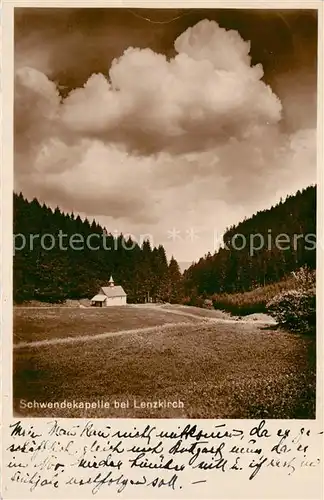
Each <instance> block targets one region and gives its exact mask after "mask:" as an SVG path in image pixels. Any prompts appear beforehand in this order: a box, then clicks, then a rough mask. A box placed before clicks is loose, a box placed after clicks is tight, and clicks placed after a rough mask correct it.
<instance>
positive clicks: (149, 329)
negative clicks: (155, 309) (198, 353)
mask: <svg viewBox="0 0 324 500" xmlns="http://www.w3.org/2000/svg"><path fill="white" fill-rule="evenodd" d="M205 323H206V322H205V321H201V322H198V323H195V324H196V325H199V324H205ZM193 324H194V323H190V322H188V321H184V322H180V323H165V324H164V325H158V326H148V327H144V328H134V329H133V330H119V331H116V332H104V333H98V334H96V335H77V336H74V337H62V338H53V339H48V340H36V341H35V342H18V344H14V345H13V348H14V349H23V348H25V347H43V346H48V345H57V344H74V343H76V342H89V341H91V340H101V339H107V338H109V337H117V336H119V335H130V334H132V333H133V334H134V333H135V334H136V333H154V332H156V331H157V330H160V331H161V330H162V331H164V330H173V329H175V328H177V327H179V326H189V325H193Z"/></svg>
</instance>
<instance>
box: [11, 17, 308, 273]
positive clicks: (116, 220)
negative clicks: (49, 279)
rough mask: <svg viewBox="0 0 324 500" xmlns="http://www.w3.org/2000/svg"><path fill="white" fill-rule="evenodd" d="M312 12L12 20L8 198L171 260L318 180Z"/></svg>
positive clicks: (209, 247) (210, 243)
mask: <svg viewBox="0 0 324 500" xmlns="http://www.w3.org/2000/svg"><path fill="white" fill-rule="evenodd" d="M316 79H317V13H316V11H312V10H283V11H278V10H262V9H261V10H247V9H246V10H242V9H239V10H236V9H233V10H231V9H214V10H207V9H169V10H160V9H126V8H124V9H85V8H83V9H77V8H74V9H70V8H64V9H54V8H46V9H39V8H37V9H36V8H28V9H23V8H18V9H17V8H16V9H15V106H14V128H15V131H14V133H15V166H14V169H15V170H14V173H15V190H16V191H18V192H20V191H22V192H23V194H24V195H25V196H26V197H27V198H29V199H31V198H33V197H37V198H38V199H39V200H40V201H41V202H45V203H47V204H48V205H50V206H51V207H53V208H55V207H56V206H59V207H60V208H61V209H62V210H64V211H65V212H71V211H73V212H74V213H75V214H80V215H81V216H82V217H88V218H89V219H90V220H92V219H93V218H95V219H96V220H97V221H99V222H100V223H101V224H103V225H104V226H106V228H107V230H108V231H109V232H112V233H115V234H117V233H120V232H122V233H123V234H125V235H127V234H131V235H132V236H133V238H134V239H135V240H137V241H139V242H140V241H142V240H143V239H145V238H146V237H149V238H150V239H151V242H152V244H153V245H158V244H160V243H161V244H163V245H164V246H165V248H166V250H167V254H168V256H169V257H171V255H174V256H175V257H176V259H177V260H178V261H179V262H181V263H182V265H183V263H191V262H192V261H196V260H198V259H199V258H200V257H202V256H203V255H205V254H206V253H207V252H208V251H210V252H211V253H213V252H214V251H215V250H216V249H217V247H218V245H219V242H220V240H221V235H222V233H223V232H224V230H225V229H226V228H227V227H229V226H231V225H233V224H235V223H238V222H240V221H241V220H243V219H244V217H249V216H251V215H252V214H253V213H255V212H256V211H258V210H262V209H266V208H269V207H270V206H271V205H273V204H275V203H277V202H278V201H279V200H280V198H281V197H283V198H285V196H286V195H287V194H291V193H294V192H296V191H297V190H298V189H302V188H303V187H306V186H308V185H310V184H314V183H315V182H316V99H317V92H316Z"/></svg>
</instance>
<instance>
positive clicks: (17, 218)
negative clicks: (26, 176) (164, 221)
mask: <svg viewBox="0 0 324 500" xmlns="http://www.w3.org/2000/svg"><path fill="white" fill-rule="evenodd" d="M13 222H14V235H16V236H14V238H15V240H16V250H15V252H14V257H13V295H14V301H15V302H17V303H18V302H23V301H28V300H39V301H44V302H62V301H64V300H66V299H82V298H91V297H92V296H93V295H94V294H95V293H97V292H98V290H99V288H100V287H101V286H104V285H107V283H108V281H109V278H110V275H111V274H112V275H113V277H114V280H115V282H116V283H117V284H120V285H122V286H123V287H124V289H125V291H126V293H127V300H128V302H132V303H143V302H147V301H148V300H149V301H154V302H156V301H163V302H178V301H179V300H180V299H181V296H182V275H181V272H180V270H179V266H178V263H177V261H176V260H175V259H174V258H173V257H172V258H171V260H170V261H169V262H168V259H167V257H166V253H165V249H164V247H163V246H162V245H159V246H157V247H154V248H152V247H151V244H150V241H149V240H145V241H144V242H143V243H142V244H138V243H137V242H134V241H132V239H131V238H125V237H124V236H123V235H122V234H120V235H118V236H115V235H112V234H111V233H108V232H107V231H106V229H105V228H103V227H101V226H100V224H98V223H97V222H96V221H92V222H91V223H90V222H89V221H88V219H85V220H82V219H81V218H80V216H77V217H75V216H74V214H73V213H71V214H66V213H64V212H62V211H61V210H60V209H59V208H58V207H57V208H56V209H55V210H52V209H51V208H50V207H48V206H47V205H46V204H40V203H39V201H38V200H37V199H36V198H34V199H33V200H32V201H28V200H27V199H25V198H24V196H23V194H22V193H20V194H16V193H14V198H13ZM60 233H61V235H62V234H64V236H65V239H64V240H63V239H62V238H61V242H63V243H64V245H61V244H59V234H60ZM94 234H97V235H98V238H97V239H94V238H92V241H91V248H90V246H88V245H87V244H84V245H83V246H82V245H81V246H80V244H79V246H78V245H77V244H76V242H77V241H76V240H78V238H76V237H75V235H82V237H83V241H84V242H86V241H87V238H88V237H89V236H90V235H94ZM31 235H34V236H35V235H37V237H32V238H31ZM45 235H47V236H45ZM48 235H52V237H51V238H50V237H49V236H48ZM73 235H74V236H73ZM42 237H43V239H42ZM71 237H72V238H74V240H72V241H74V244H73V245H72V246H71V245H69V244H67V242H69V241H71V240H70V238H71ZM53 238H54V240H55V244H54V245H52V244H51V240H52V241H53ZM79 240H80V237H79ZM24 242H25V243H26V244H25V245H23V243H24ZM31 242H32V244H31ZM79 243H80V241H79ZM78 248H79V250H78ZM81 248H82V250H81Z"/></svg>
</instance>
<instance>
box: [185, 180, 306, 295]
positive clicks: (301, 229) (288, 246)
mask: <svg viewBox="0 0 324 500" xmlns="http://www.w3.org/2000/svg"><path fill="white" fill-rule="evenodd" d="M252 235H257V236H254V237H252ZM251 239H252V240H253V241H254V243H255V247H256V248H258V247H260V248H258V249H254V250H252V249H251ZM244 241H245V242H246V245H245V246H244ZM262 241H263V245H262V246H261V242H262ZM302 266H307V267H308V268H310V269H315V268H316V186H309V187H308V188H306V189H304V190H302V191H298V192H297V193H296V194H295V195H291V196H287V198H286V200H285V201H283V200H280V202H279V203H278V204H277V205H275V206H273V207H271V208H270V209H268V210H263V211H259V212H257V213H256V214H255V215H253V216H252V217H250V218H248V219H245V220H244V221H242V222H241V223H239V224H238V225H236V226H232V227H230V228H229V229H228V230H227V231H226V232H225V234H224V236H223V244H222V246H221V247H220V248H219V250H218V251H216V252H215V253H214V254H213V255H211V254H210V253H208V254H207V255H205V256H204V257H202V258H201V259H200V260H199V261H198V262H197V263H195V264H193V265H192V266H191V267H190V268H189V269H187V270H186V271H185V273H184V293H185V295H186V296H187V300H188V301H190V300H192V299H193V298H194V297H204V296H205V297H210V296H212V295H213V294H215V293H216V294H219V293H227V294H228V293H237V292H246V291H250V290H253V289H255V288H258V287H260V286H265V285H268V284H270V283H274V282H278V281H280V280H282V279H283V278H284V277H285V276H288V275H289V274H290V273H291V272H292V271H295V270H297V269H299V268H300V267H302Z"/></svg>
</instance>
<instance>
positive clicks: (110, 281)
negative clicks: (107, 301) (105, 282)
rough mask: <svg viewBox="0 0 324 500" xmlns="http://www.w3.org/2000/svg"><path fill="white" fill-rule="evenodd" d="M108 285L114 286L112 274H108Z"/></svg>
mask: <svg viewBox="0 0 324 500" xmlns="http://www.w3.org/2000/svg"><path fill="white" fill-rule="evenodd" d="M109 286H115V283H114V280H113V277H112V276H110V280H109Z"/></svg>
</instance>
